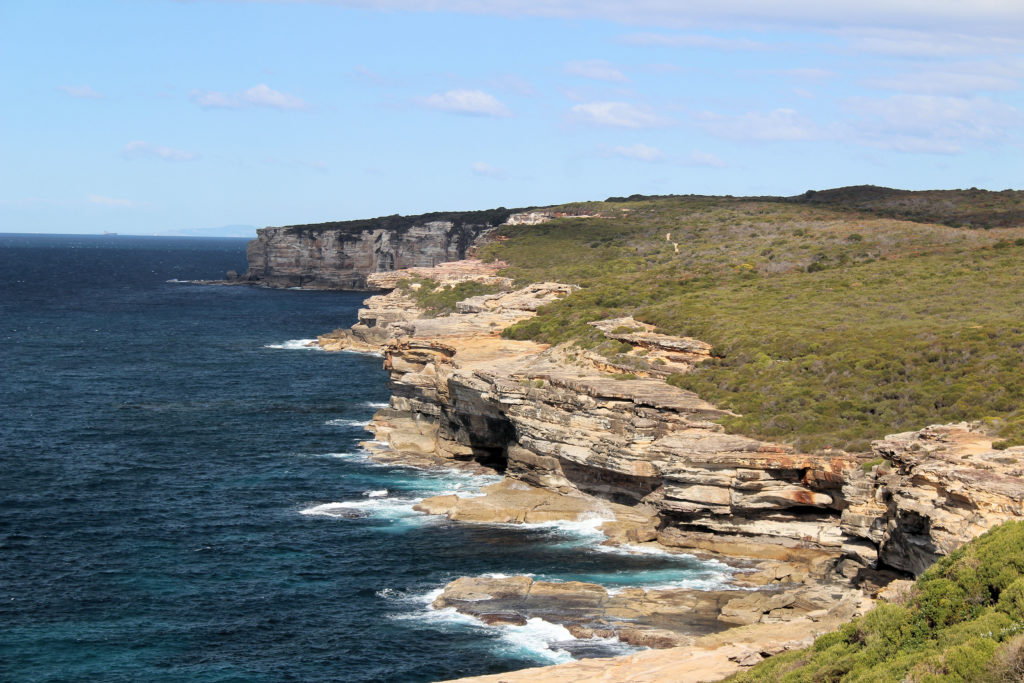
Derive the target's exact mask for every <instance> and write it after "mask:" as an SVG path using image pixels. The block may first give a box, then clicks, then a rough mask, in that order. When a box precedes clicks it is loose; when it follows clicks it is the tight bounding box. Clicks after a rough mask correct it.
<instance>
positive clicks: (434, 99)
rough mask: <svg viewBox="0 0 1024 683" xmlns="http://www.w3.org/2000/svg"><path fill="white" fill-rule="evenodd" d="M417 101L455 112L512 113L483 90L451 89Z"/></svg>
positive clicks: (502, 115) (476, 113)
mask: <svg viewBox="0 0 1024 683" xmlns="http://www.w3.org/2000/svg"><path fill="white" fill-rule="evenodd" d="M417 101H418V102H419V103H420V104H421V105H423V106H424V107H428V108H430V109H438V110H440V111H446V112H450V113H453V114H466V115H469V116H495V117H504V116H511V115H512V112H511V111H509V109H508V107H506V106H505V105H504V104H502V103H501V102H500V101H498V99H497V98H496V97H495V96H494V95H490V94H488V93H485V92H484V91H482V90H449V91H448V92H445V93H435V94H433V95H429V96H427V97H421V98H418V99H417Z"/></svg>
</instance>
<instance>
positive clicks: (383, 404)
mask: <svg viewBox="0 0 1024 683" xmlns="http://www.w3.org/2000/svg"><path fill="white" fill-rule="evenodd" d="M363 405H364V406H366V407H367V408H387V407H388V406H389V405H391V404H390V403H388V402H387V401H364V402H363Z"/></svg>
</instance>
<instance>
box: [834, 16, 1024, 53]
mask: <svg viewBox="0 0 1024 683" xmlns="http://www.w3.org/2000/svg"><path fill="white" fill-rule="evenodd" d="M969 6H970V5H967V4H965V7H969ZM1020 6H1021V7H1024V4H1022V5H1020ZM1018 22H1020V19H1018ZM951 25H956V24H951ZM1018 25H1019V24H1018ZM835 34H836V35H837V36H838V37H839V38H840V39H841V40H844V41H845V46H843V45H840V46H839V49H845V50H848V51H852V52H854V53H857V54H865V53H867V54H875V55H883V56H888V57H904V58H925V59H928V58H943V57H945V58H950V57H961V58H963V57H968V56H971V55H1013V54H1018V55H1019V54H1020V53H1021V52H1024V39H1021V38H1019V37H1017V35H1016V34H1011V35H1010V36H1009V37H1006V36H1000V34H999V33H998V32H995V31H991V32H987V33H986V34H984V35H975V34H967V33H954V32H950V31H949V30H948V29H946V30H935V31H921V30H913V29H904V28H850V29H841V30H837V31H835Z"/></svg>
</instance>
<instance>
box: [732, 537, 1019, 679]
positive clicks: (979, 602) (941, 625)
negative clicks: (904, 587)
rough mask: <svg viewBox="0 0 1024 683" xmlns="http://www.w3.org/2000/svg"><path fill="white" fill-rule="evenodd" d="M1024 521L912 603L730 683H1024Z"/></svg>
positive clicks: (920, 590) (963, 557)
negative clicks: (887, 682) (988, 682)
mask: <svg viewBox="0 0 1024 683" xmlns="http://www.w3.org/2000/svg"><path fill="white" fill-rule="evenodd" d="M1022 633H1024V522H1008V523H1006V524H1003V525H1002V526H999V527H996V528H994V529H992V530H990V531H988V532H987V533H985V534H984V535H982V536H980V537H979V538H977V539H975V540H974V541H972V542H970V543H968V544H967V545H965V546H963V547H962V548H960V550H958V551H956V552H955V553H953V554H951V555H950V556H949V557H946V558H945V559H943V560H940V561H939V562H938V563H936V564H935V565H934V566H933V567H932V568H930V569H929V570H928V571H926V572H925V573H924V574H923V575H922V576H921V578H920V579H918V581H917V584H916V585H915V589H914V591H913V592H912V593H911V597H910V599H909V600H908V601H907V602H906V603H905V604H903V605H890V604H882V605H880V606H878V607H877V608H875V609H874V610H872V611H871V612H869V613H868V614H866V615H864V616H863V617H861V618H859V619H856V620H854V621H853V622H851V623H849V624H846V625H845V626H843V627H842V628H840V629H839V630H838V631H835V632H833V633H829V634H826V635H824V636H821V637H820V638H818V639H817V640H816V641H815V643H814V645H813V646H811V647H810V648H808V649H806V650H802V651H799V652H791V653H787V654H785V655H782V656H779V657H773V658H772V659H769V660H768V661H766V662H764V663H763V664H760V665H758V666H756V667H754V668H753V669H751V670H749V671H747V672H745V673H743V674H740V675H737V676H735V677H733V678H732V679H729V680H731V681H736V682H737V683H738V682H740V681H743V682H749V681H781V682H785V683H802V682H808V683H809V682H811V681H843V682H844V683H854V682H863V683H868V682H871V683H875V682H877V681H908V682H909V683H940V682H942V683H952V682H954V681H955V682H971V683H980V682H983V681H993V682H996V681H1020V680H1022V679H1021V678H1020V677H1014V676H1018V675H1019V672H1020V671H1022V670H1024V640H1022Z"/></svg>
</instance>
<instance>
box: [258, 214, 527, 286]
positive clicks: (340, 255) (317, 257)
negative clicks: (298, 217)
mask: <svg viewBox="0 0 1024 683" xmlns="http://www.w3.org/2000/svg"><path fill="white" fill-rule="evenodd" d="M510 213H511V212H510V211H507V210H505V209H494V210H491V211H469V212H461V213H431V214H423V215H420V216H387V217H383V218H374V219H369V220H359V221H344V222H335V223H319V224H315V225H292V226H286V227H277V228H262V229H260V230H258V231H257V235H258V236H257V238H256V239H255V240H253V241H252V242H250V243H249V246H248V248H247V249H246V257H247V259H248V261H249V269H248V270H247V271H246V272H245V274H244V275H242V276H241V277H240V278H239V279H238V281H239V282H243V283H248V284H258V285H262V286H266V287H305V288H315V289H352V290H366V289H373V288H374V287H373V286H372V285H368V283H367V276H368V275H370V274H371V273H377V272H386V271H393V270H396V269H401V268H412V267H417V266H426V267H430V266H435V265H437V264H439V263H443V262H446V261H456V260H459V259H463V258H465V257H466V256H467V254H469V253H470V252H471V248H472V246H473V245H474V243H475V242H476V241H477V240H478V239H479V238H480V236H481V235H483V234H484V233H486V232H487V231H488V230H490V229H492V228H493V227H495V226H497V225H500V224H501V223H503V222H504V221H506V220H507V219H508V217H509V215H510Z"/></svg>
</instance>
